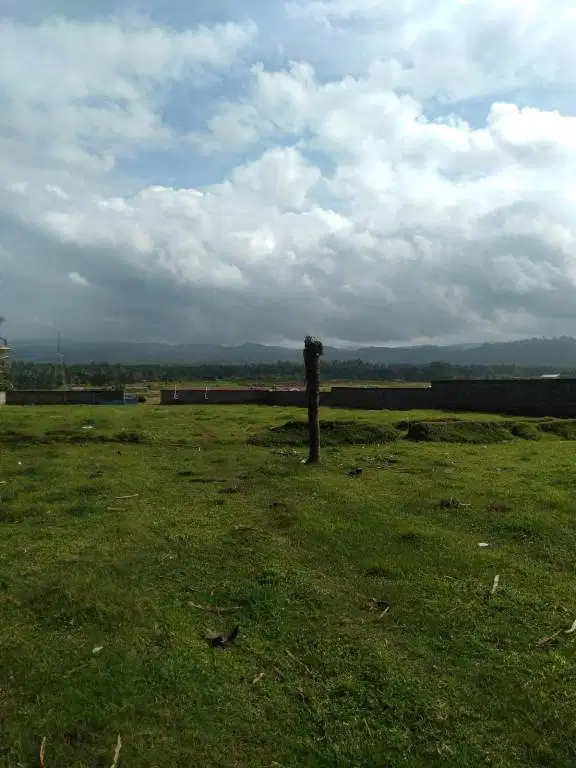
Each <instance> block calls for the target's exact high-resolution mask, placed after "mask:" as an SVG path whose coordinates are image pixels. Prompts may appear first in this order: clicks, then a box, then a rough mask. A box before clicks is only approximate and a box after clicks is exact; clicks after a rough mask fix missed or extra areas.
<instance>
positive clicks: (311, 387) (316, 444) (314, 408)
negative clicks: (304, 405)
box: [304, 336, 324, 464]
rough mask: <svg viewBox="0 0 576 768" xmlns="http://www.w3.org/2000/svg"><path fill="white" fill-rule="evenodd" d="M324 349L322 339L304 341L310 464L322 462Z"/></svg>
mask: <svg viewBox="0 0 576 768" xmlns="http://www.w3.org/2000/svg"><path fill="white" fill-rule="evenodd" d="M323 352H324V347H323V346H322V342H321V341H320V339H315V338H313V337H312V336H306V338H305V339H304V367H305V369H306V398H307V402H308V463H309V464H316V463H317V462H318V461H319V460H320V422H319V418H318V412H319V408H320V358H321V356H322V354H323Z"/></svg>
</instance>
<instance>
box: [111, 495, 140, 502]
mask: <svg viewBox="0 0 576 768" xmlns="http://www.w3.org/2000/svg"><path fill="white" fill-rule="evenodd" d="M137 496H140V494H139V493H129V494H128V496H116V499H117V500H118V501H119V500H120V499H135V498H136V497H137Z"/></svg>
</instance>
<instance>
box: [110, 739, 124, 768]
mask: <svg viewBox="0 0 576 768" xmlns="http://www.w3.org/2000/svg"><path fill="white" fill-rule="evenodd" d="M121 749H122V739H121V738H120V734H118V740H117V741H116V749H115V750H114V760H113V761H112V768H118V761H119V760H120V750H121Z"/></svg>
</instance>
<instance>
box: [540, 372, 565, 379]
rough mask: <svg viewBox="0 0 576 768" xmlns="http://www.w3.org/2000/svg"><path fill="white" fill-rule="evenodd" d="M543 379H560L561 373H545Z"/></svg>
mask: <svg viewBox="0 0 576 768" xmlns="http://www.w3.org/2000/svg"><path fill="white" fill-rule="evenodd" d="M540 378H541V379H559V378H560V374H559V373H543V374H542V376H540Z"/></svg>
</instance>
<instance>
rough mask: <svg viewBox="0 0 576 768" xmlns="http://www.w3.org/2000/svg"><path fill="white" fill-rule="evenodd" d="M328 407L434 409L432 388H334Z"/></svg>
mask: <svg viewBox="0 0 576 768" xmlns="http://www.w3.org/2000/svg"><path fill="white" fill-rule="evenodd" d="M327 394H329V395H330V397H329V398H328V402H327V403H326V404H327V405H330V406H332V407H333V408H365V409H368V410H381V409H386V410H390V411H411V410H416V409H419V408H431V407H432V390H431V388H430V387H332V391H331V392H330V393H327Z"/></svg>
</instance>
